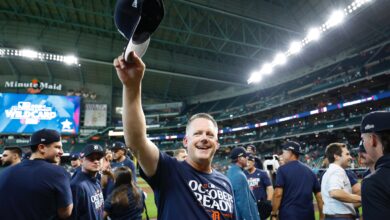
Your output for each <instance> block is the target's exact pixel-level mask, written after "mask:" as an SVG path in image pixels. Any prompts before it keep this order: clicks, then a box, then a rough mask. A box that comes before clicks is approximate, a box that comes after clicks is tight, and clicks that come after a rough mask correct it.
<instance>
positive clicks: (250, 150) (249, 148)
mask: <svg viewBox="0 0 390 220" xmlns="http://www.w3.org/2000/svg"><path fill="white" fill-rule="evenodd" d="M246 151H247V152H248V153H249V154H252V155H253V157H254V158H255V167H256V168H257V169H260V170H264V166H263V162H262V161H261V159H260V158H259V157H257V156H256V147H255V146H254V145H252V144H250V145H248V146H246Z"/></svg>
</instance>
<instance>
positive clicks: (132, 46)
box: [123, 37, 150, 63]
mask: <svg viewBox="0 0 390 220" xmlns="http://www.w3.org/2000/svg"><path fill="white" fill-rule="evenodd" d="M149 43H150V37H149V38H148V39H147V40H146V41H145V42H143V43H141V44H137V43H135V42H133V40H132V39H130V40H129V43H128V44H127V46H126V49H125V51H124V52H123V58H124V59H125V61H126V62H128V63H132V60H131V57H130V53H131V52H132V51H134V52H135V54H137V56H138V57H142V56H143V55H144V54H145V53H146V50H147V49H148V46H149Z"/></svg>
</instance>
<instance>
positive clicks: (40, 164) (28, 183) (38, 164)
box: [0, 159, 72, 220]
mask: <svg viewBox="0 0 390 220" xmlns="http://www.w3.org/2000/svg"><path fill="white" fill-rule="evenodd" d="M0 196H1V200H0V219H1V220H8V219H37V220H40V219H54V218H57V210H58V209H59V208H65V207H67V206H69V205H70V204H72V194H71V189H70V184H69V176H68V173H67V172H66V170H65V169H64V168H63V167H60V166H57V165H53V164H51V163H49V162H47V161H45V160H42V159H36V160H23V161H22V162H21V163H19V164H17V165H14V166H11V167H8V168H6V169H4V171H3V172H2V173H1V174H0Z"/></svg>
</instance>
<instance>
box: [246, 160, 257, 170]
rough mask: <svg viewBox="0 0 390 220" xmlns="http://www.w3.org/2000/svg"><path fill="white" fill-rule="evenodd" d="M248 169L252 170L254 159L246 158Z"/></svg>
mask: <svg viewBox="0 0 390 220" xmlns="http://www.w3.org/2000/svg"><path fill="white" fill-rule="evenodd" d="M247 168H248V170H252V169H253V168H255V161H254V160H248V167H247Z"/></svg>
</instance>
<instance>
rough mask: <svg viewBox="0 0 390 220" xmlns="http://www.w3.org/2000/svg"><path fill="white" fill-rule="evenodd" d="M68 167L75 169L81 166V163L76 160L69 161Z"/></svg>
mask: <svg viewBox="0 0 390 220" xmlns="http://www.w3.org/2000/svg"><path fill="white" fill-rule="evenodd" d="M70 165H71V166H72V167H73V168H77V167H79V166H80V165H81V161H80V159H76V160H71V161H70Z"/></svg>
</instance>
